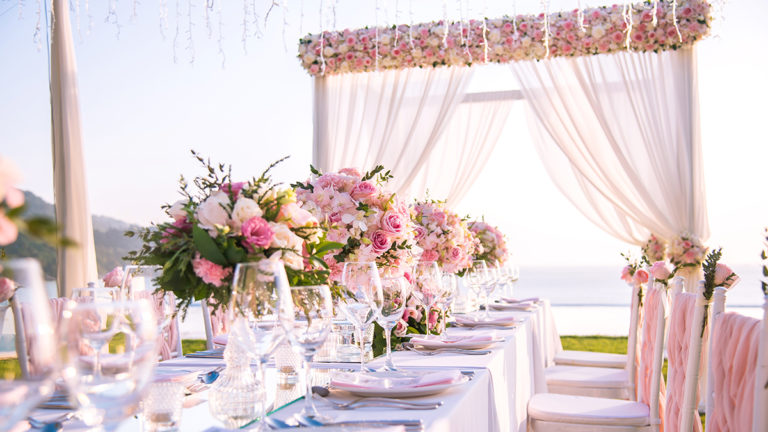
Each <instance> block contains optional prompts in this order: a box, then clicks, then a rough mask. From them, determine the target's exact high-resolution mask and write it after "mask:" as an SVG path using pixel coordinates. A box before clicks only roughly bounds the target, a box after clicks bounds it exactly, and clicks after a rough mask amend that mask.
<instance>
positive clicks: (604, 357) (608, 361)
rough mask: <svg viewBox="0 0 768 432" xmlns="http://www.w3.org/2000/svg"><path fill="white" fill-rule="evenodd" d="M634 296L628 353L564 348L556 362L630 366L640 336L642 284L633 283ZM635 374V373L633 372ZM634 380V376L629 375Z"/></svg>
mask: <svg viewBox="0 0 768 432" xmlns="http://www.w3.org/2000/svg"><path fill="white" fill-rule="evenodd" d="M631 287H632V298H631V301H630V308H629V335H628V337H627V354H614V353H604V352H594V351H573V350H563V351H560V352H559V353H557V354H556V355H555V364H556V365H560V366H583V367H603V368H613V369H624V368H627V367H629V362H630V359H632V358H634V355H635V352H636V350H637V342H638V340H639V338H638V337H637V333H638V330H639V324H640V322H641V320H640V296H641V295H642V293H643V287H642V285H638V284H632V285H631ZM631 363H632V367H634V362H631ZM632 375H634V374H632ZM629 378H630V380H631V381H632V380H633V377H629Z"/></svg>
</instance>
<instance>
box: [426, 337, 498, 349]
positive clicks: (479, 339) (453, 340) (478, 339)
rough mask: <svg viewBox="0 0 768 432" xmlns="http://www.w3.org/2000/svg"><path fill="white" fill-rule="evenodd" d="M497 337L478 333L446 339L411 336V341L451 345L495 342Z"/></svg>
mask: <svg viewBox="0 0 768 432" xmlns="http://www.w3.org/2000/svg"><path fill="white" fill-rule="evenodd" d="M494 340H495V338H494V337H493V336H491V335H483V336H481V335H477V336H449V337H447V338H445V339H436V338H418V337H415V338H411V343H413V344H416V345H425V344H426V345H435V344H444V345H445V346H451V345H452V344H456V343H475V342H493V341H494Z"/></svg>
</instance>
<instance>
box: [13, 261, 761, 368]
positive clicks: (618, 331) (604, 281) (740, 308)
mask: <svg viewBox="0 0 768 432" xmlns="http://www.w3.org/2000/svg"><path fill="white" fill-rule="evenodd" d="M733 268H734V271H736V273H737V274H739V275H740V276H741V281H740V282H739V284H738V285H736V286H735V287H734V288H733V289H732V290H731V291H730V292H729V293H728V298H727V301H726V310H729V311H736V312H739V313H741V314H744V315H748V316H752V317H757V318H760V317H762V308H761V305H762V303H763V296H762V291H761V289H760V279H761V268H760V266H759V265H757V264H756V265H754V266H733ZM620 272H621V269H620V268H615V267H605V266H593V267H533V266H529V267H521V269H520V280H519V281H518V282H517V283H516V284H515V287H514V296H515V297H518V298H525V297H541V298H546V299H549V300H550V302H551V304H552V307H553V313H554V315H555V322H556V324H557V329H558V331H559V333H560V334H561V335H577V336H585V335H605V336H626V335H627V332H628V329H629V302H630V295H631V292H630V288H629V287H628V286H627V285H626V284H625V283H624V282H622V281H621V279H619V274H620ZM46 288H47V290H48V291H49V295H50V296H55V295H56V283H55V282H48V283H47V284H46ZM5 315H6V316H5V317H4V318H5V319H3V320H1V321H2V323H3V327H2V329H1V332H0V353H1V352H3V351H13V341H12V337H9V336H10V334H12V332H13V321H12V318H11V314H10V313H7V314H5ZM181 333H182V338H185V339H204V338H205V331H204V328H203V318H202V311H201V309H200V305H199V303H197V304H193V305H192V307H190V309H189V311H188V312H187V317H186V319H185V320H184V322H183V323H182V325H181ZM0 355H1V354H0Z"/></svg>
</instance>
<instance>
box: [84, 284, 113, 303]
mask: <svg viewBox="0 0 768 432" xmlns="http://www.w3.org/2000/svg"><path fill="white" fill-rule="evenodd" d="M72 298H73V299H74V300H76V301H80V302H83V301H85V302H91V303H111V302H114V301H118V300H119V299H120V292H119V290H118V289H117V288H110V287H97V286H96V284H94V283H93V282H90V283H88V286H87V287H83V288H75V289H73V290H72Z"/></svg>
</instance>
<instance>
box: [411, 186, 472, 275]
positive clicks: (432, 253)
mask: <svg viewBox="0 0 768 432" xmlns="http://www.w3.org/2000/svg"><path fill="white" fill-rule="evenodd" d="M413 212H414V218H413V219H414V221H415V222H416V241H417V244H418V245H419V247H420V248H421V249H422V250H423V251H424V252H423V253H422V255H421V260H422V261H436V262H437V265H438V266H440V268H441V270H442V271H443V272H446V273H454V274H459V275H463V274H464V271H465V270H466V269H468V268H470V267H471V266H472V256H473V255H474V254H475V252H476V250H477V249H478V247H479V245H480V240H479V239H477V238H476V237H475V236H474V235H473V234H472V232H471V231H470V230H469V228H468V227H467V223H466V222H465V221H464V220H463V219H462V218H461V217H460V216H459V215H458V214H456V213H454V212H452V211H451V210H449V209H448V208H446V206H445V202H442V201H423V202H417V203H416V204H414V205H413Z"/></svg>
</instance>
